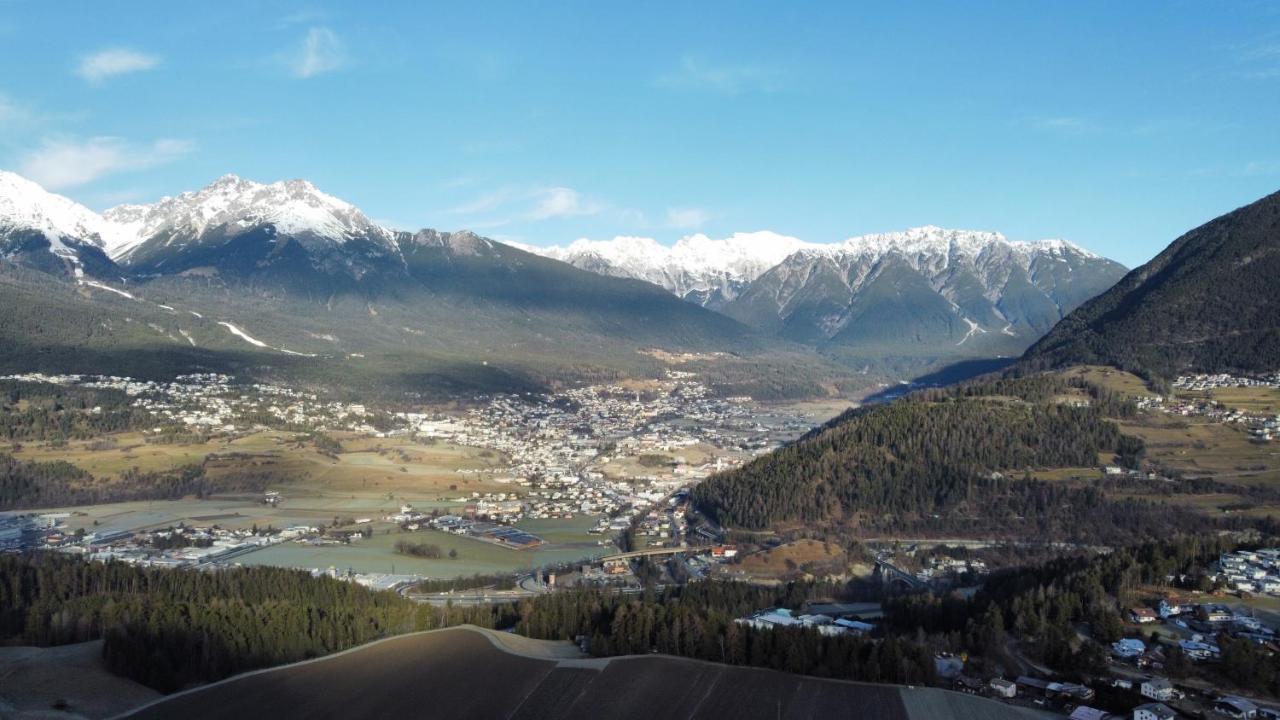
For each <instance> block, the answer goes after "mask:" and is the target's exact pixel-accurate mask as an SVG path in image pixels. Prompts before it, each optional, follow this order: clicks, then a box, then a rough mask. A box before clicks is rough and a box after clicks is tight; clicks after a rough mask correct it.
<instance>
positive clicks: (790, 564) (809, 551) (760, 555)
mask: <svg viewBox="0 0 1280 720" xmlns="http://www.w3.org/2000/svg"><path fill="white" fill-rule="evenodd" d="M845 560H846V557H845V552H844V550H843V549H842V548H841V547H840V546H839V545H833V544H828V543H823V542H821V541H819V540H797V541H795V542H790V543H786V544H785V545H779V546H778V547H776V548H773V549H771V550H765V551H762V552H757V553H752V554H750V555H748V556H746V557H744V558H743V559H742V562H741V563H739V564H737V565H733V566H730V568H729V569H731V570H733V571H734V572H737V571H742V572H745V573H747V574H748V575H750V576H752V577H756V578H764V579H776V578H780V577H782V576H784V575H787V574H791V573H794V572H795V571H796V570H799V569H800V568H801V567H802V566H803V565H805V564H807V563H814V562H816V563H821V564H824V565H830V566H833V567H834V566H837V565H840V566H843V565H844V563H845Z"/></svg>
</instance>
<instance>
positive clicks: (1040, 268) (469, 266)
mask: <svg viewBox="0 0 1280 720" xmlns="http://www.w3.org/2000/svg"><path fill="white" fill-rule="evenodd" d="M0 258H3V259H4V260H7V261H8V262H9V263H10V264H12V265H13V266H16V267H17V268H25V269H27V270H36V271H39V272H40V273H41V274H42V276H53V277H55V278H60V279H61V280H63V281H66V282H71V283H74V284H75V285H76V286H77V288H78V294H77V295H78V297H81V298H84V299H88V300H94V301H98V300H104V299H105V300H107V301H109V302H111V303H118V302H120V301H122V300H127V299H133V300H135V301H141V300H140V299H139V298H142V299H154V302H152V303H151V304H152V305H158V306H162V307H168V308H179V307H182V306H184V304H185V305H186V306H190V307H187V308H186V309H187V310H188V311H189V312H188V314H187V315H186V316H185V317H186V318H187V320H186V324H187V325H192V324H193V323H194V322H195V320H196V319H199V317H198V316H197V315H194V314H191V313H199V314H200V315H201V316H203V315H210V316H212V315H214V313H213V312H212V311H214V310H215V309H216V310H217V312H218V313H221V315H220V316H219V317H218V318H217V322H220V323H222V325H216V324H215V325H214V326H213V327H211V328H210V329H211V330H214V332H211V333H202V332H201V330H200V328H196V327H185V326H178V325H176V324H174V323H173V317H172V316H171V315H169V314H167V313H168V312H169V311H164V310H162V311H161V312H162V317H160V318H158V319H152V320H147V321H145V322H142V323H141V324H140V325H138V326H137V327H132V328H129V332H127V333H126V332H124V328H125V327H126V326H128V325H129V324H130V323H133V322H134V321H139V320H140V318H138V317H134V316H133V315H130V316H127V318H117V321H116V322H110V321H103V322H101V323H99V326H98V330H96V331H94V332H92V333H89V335H88V337H83V338H82V337H81V336H82V335H83V334H84V333H83V331H77V332H64V331H63V330H59V327H60V326H59V323H63V324H65V323H66V322H68V320H67V319H66V318H63V317H59V318H51V317H48V316H45V317H44V318H43V319H41V320H40V322H37V323H35V325H33V326H32V327H31V328H30V329H31V332H30V333H28V334H27V335H26V336H23V337H16V338H15V339H16V340H21V341H23V342H26V343H30V342H31V341H32V340H33V338H42V337H43V338H46V339H52V338H56V339H57V340H58V341H59V343H62V344H64V345H66V346H68V347H78V348H80V349H81V350H83V349H84V345H85V343H88V345H94V344H95V343H96V344H100V345H105V346H112V347H117V346H128V347H134V346H137V345H138V344H139V343H142V344H143V345H145V344H146V343H145V342H144V341H143V340H144V338H142V337H139V334H141V335H143V336H145V335H146V334H147V333H146V332H142V331H140V330H139V329H138V328H139V327H141V328H151V329H152V331H153V334H155V335H156V336H157V337H156V338H154V339H155V340H157V341H159V342H161V343H162V344H165V343H169V344H172V343H177V344H179V345H180V346H182V347H178V348H173V347H169V348H167V349H168V350H180V351H181V353H183V354H189V353H191V352H194V351H193V348H195V349H196V350H206V349H216V350H219V351H224V350H225V351H228V352H234V351H237V350H239V351H248V352H252V353H257V354H261V353H263V352H266V353H277V354H285V355H290V356H291V357H308V356H316V357H328V356H334V357H339V356H342V357H347V358H348V359H350V356H353V355H361V356H368V355H369V354H371V353H372V354H383V358H384V359H385V353H392V352H394V353H395V354H397V357H398V359H397V360H396V361H394V362H391V366H392V367H394V368H396V372H397V373H398V374H400V375H404V376H412V375H413V373H412V372H411V371H410V368H411V366H412V365H413V364H414V363H415V362H418V360H416V359H415V357H416V355H415V354H416V353H427V354H429V355H431V356H432V358H434V359H433V360H431V361H429V362H428V361H427V360H423V361H422V362H424V363H425V364H426V365H427V366H432V367H434V366H435V365H438V364H439V362H444V360H443V358H448V360H447V364H449V366H450V367H452V368H454V370H457V369H458V368H459V367H464V366H465V367H469V368H471V369H470V370H468V371H467V372H468V373H471V372H474V371H475V367H476V361H478V362H479V363H481V364H480V366H479V367H480V368H482V371H481V372H480V375H482V376H485V377H489V376H492V375H493V373H494V371H495V370H494V369H495V368H505V369H507V370H508V371H511V372H513V373H516V374H517V375H519V376H521V377H525V378H529V377H534V378H537V380H538V382H540V383H541V382H547V381H555V380H556V379H557V378H566V379H567V378H571V377H610V376H618V375H628V374H635V373H637V372H640V373H641V374H644V373H648V374H653V373H654V372H657V370H658V369H659V368H660V367H663V366H665V365H664V364H665V363H669V362H671V360H670V357H671V356H670V354H669V353H667V354H663V353H654V352H652V351H653V350H663V351H672V352H677V353H693V354H694V355H695V356H697V361H696V362H697V363H699V367H700V369H701V371H702V372H704V373H709V372H711V370H710V368H711V367H713V366H714V367H716V368H718V370H717V372H723V373H724V374H723V375H719V376H718V380H719V381H720V382H721V383H722V384H723V385H725V386H726V387H727V386H729V385H732V386H733V387H734V388H736V389H739V390H748V389H749V390H751V391H753V392H756V393H759V394H763V395H769V396H783V395H792V394H806V393H824V392H833V391H836V390H837V388H841V387H846V388H847V387H849V386H850V385H854V384H859V383H861V384H868V383H870V382H873V381H875V380H876V379H882V380H883V379H896V378H900V377H906V376H911V375H914V374H918V373H922V372H925V371H928V370H932V369H935V368H937V367H939V366H945V365H947V364H949V363H955V362H960V361H965V360H970V359H975V358H990V357H995V356H1014V355H1017V354H1019V353H1020V352H1022V350H1024V349H1025V348H1026V347H1027V346H1028V345H1029V344H1031V343H1032V342H1034V341H1035V340H1036V339H1037V338H1038V337H1039V336H1040V335H1041V334H1042V333H1044V332H1045V331H1046V330H1047V329H1048V328H1049V327H1051V326H1052V324H1053V323H1054V322H1056V321H1057V320H1058V319H1059V318H1061V317H1062V316H1063V315H1065V314H1066V313H1067V312H1070V311H1071V310H1072V309H1074V308H1075V307H1076V306H1078V305H1079V304H1080V303H1081V302H1083V301H1085V300H1087V299H1088V298H1090V297H1092V296H1093V295H1095V294H1097V293H1099V292H1101V291H1103V290H1105V289H1106V288H1107V287H1109V286H1110V285H1111V283H1113V282H1114V281H1115V280H1116V279H1118V278H1119V277H1120V276H1121V275H1122V274H1123V271H1124V269H1123V268H1122V267H1121V266H1119V265H1118V264H1116V263H1114V262H1112V261H1110V260H1106V259H1104V258H1100V257H1098V256H1096V255H1093V254H1091V253H1089V252H1087V251H1085V250H1083V249H1081V248H1079V247H1077V246H1075V245H1072V244H1070V243H1067V242H1065V241H1061V240H1046V241H1039V242H1029V243H1027V242H1011V241H1008V240H1006V239H1005V238H1004V237H1003V236H1001V235H999V234H996V233H982V232H970V231H960V230H943V229H941V228H935V227H925V228H918V229H914V230H909V231H906V232H902V233H890V234H885V235H868V236H863V237H856V238H852V239H850V240H847V241H845V242H844V243H840V244H828V245H821V244H813V243H806V242H802V241H801V240H798V239H796V238H793V237H787V236H782V235H777V234H775V233H770V232H757V233H739V234H736V235H734V236H732V237H729V238H726V239H721V240H715V239H711V238H708V237H706V236H702V235H696V236H693V237H689V238H685V239H683V240H681V241H680V242H678V243H676V244H675V245H674V246H673V247H670V248H668V247H664V246H661V245H659V244H657V243H656V242H654V241H653V240H649V239H645V238H619V239H617V240H613V241H609V242H591V241H585V240H583V241H578V242H575V243H573V244H572V245H570V246H568V247H565V248H533V247H523V246H513V245H508V244H503V243H499V242H496V241H493V240H489V239H487V238H483V237H480V236H478V235H475V234H473V233H470V232H467V231H462V232H456V233H449V232H441V231H437V230H430V229H428V230H421V231H418V232H415V233H410V232H404V231H398V230H393V229H390V228H387V227H384V226H382V225H380V224H378V223H376V222H374V221H372V220H370V219H369V218H368V217H367V216H366V215H365V214H364V213H362V212H361V211H360V210H359V209H358V208H356V207H355V206H353V205H351V204H350V203H347V202H345V201H343V200H340V199H338V198H335V197H332V196H330V195H327V194H325V193H324V192H322V191H320V190H319V189H317V188H316V187H315V186H314V185H312V184H311V183H310V182H307V181H305V180H289V181H283V182H276V183H271V184H262V183H257V182H253V181H250V180H246V179H243V178H240V177H237V176H234V175H227V176H224V177H222V178H219V179H218V180H216V181H214V182H213V183H211V184H210V185H208V186H207V187H205V188H202V189H200V190H198V191H195V192H186V193H182V194H180V195H177V196H174V197H166V198H163V199H161V200H160V201H158V202H155V203H152V204H149V205H122V206H119V207H116V208H112V209H110V210H108V211H106V212H105V213H103V214H101V215H99V214H97V213H95V212H93V211H91V210H89V209H88V208H85V207H83V206H81V205H79V204H77V203H75V202H73V201H71V200H69V199H67V198H64V197H61V196H58V195H55V194H52V193H48V192H46V191H45V190H44V189H42V188H40V187H39V186H38V185H36V184H35V183H32V182H30V181H28V180H25V179H23V178H21V177H19V176H17V175H14V174H12V173H7V172H2V171H0ZM15 273H16V271H15V272H11V273H9V276H10V278H11V282H10V283H9V288H8V289H9V291H10V292H16V290H14V288H15V287H17V284H22V283H25V285H23V287H24V288H25V290H24V297H25V298H26V302H27V303H28V305H30V303H31V302H32V298H37V297H40V296H41V291H38V290H37V289H36V285H39V284H40V282H39V281H38V277H39V276H32V275H21V277H19V276H20V273H17V274H15ZM638 281H643V282H638ZM49 292H51V291H50V290H48V288H46V289H45V291H44V295H45V296H48V295H49ZM121 292H123V293H125V294H120V293H121ZM126 294H127V295H126ZM681 300H684V301H687V302H681ZM37 305H38V303H37ZM197 306H198V307H197ZM137 309H138V308H136V307H135V308H134V310H135V315H136V310H137ZM32 311H33V312H34V310H32ZM713 311H714V312H713ZM17 312H19V311H18V310H13V311H11V313H17ZM33 319H34V316H33ZM126 320H127V322H126ZM159 320H164V322H161V321H159ZM42 323H43V324H42ZM17 325H18V324H17V323H10V328H14V327H17ZM228 325H229V326H234V327H236V328H239V329H240V330H242V331H243V332H242V333H241V334H236V333H233V332H230V331H229V330H228V329H227V326H228ZM255 325H256V326H258V327H266V328H270V332H266V331H265V330H258V331H257V332H258V334H260V335H263V336H266V337H258V335H255V334H254V326H255ZM156 328H161V329H156ZM15 334H16V333H15ZM124 336H128V337H129V338H130V340H129V341H128V342H124V341H123V340H122V339H121V338H123V337H124ZM246 337H248V338H253V339H254V340H255V341H256V342H250V341H249V340H247V339H246ZM18 347H19V348H21V347H22V345H19V346H18ZM50 347H54V346H50ZM815 350H816V351H817V352H816V353H815V352H814V351H815ZM51 352H52V350H51ZM81 354H83V353H81ZM10 356H11V358H13V359H14V362H13V363H10V364H11V365H14V364H16V365H22V363H21V362H20V360H21V357H22V355H21V351H20V350H15V351H14V352H13V353H11V355H10ZM657 358H666V359H665V360H659V359H657ZM711 358H715V360H714V361H712V360H711ZM784 359H785V362H784ZM64 360H65V358H64ZM129 362H131V361H129V360H128V359H127V358H122V359H121V361H120V364H121V365H123V366H126V367H127V366H128V365H129ZM184 362H186V361H184ZM485 363H488V364H485ZM728 366H734V368H735V369H733V370H732V371H725V370H724V368H726V367H728ZM784 367H785V368H787V369H783V368H784ZM531 368H536V370H531ZM568 368H572V370H567V369H568ZM797 368H799V369H803V371H802V372H801V371H797ZM426 375H431V373H430V372H428V373H426ZM431 380H432V381H433V382H434V381H436V380H440V378H436V377H434V376H433V377H432V378H431ZM761 383H763V384H761ZM409 384H413V383H412V382H411V383H409ZM445 384H448V383H445ZM464 384H465V383H464ZM520 384H522V383H517V385H520Z"/></svg>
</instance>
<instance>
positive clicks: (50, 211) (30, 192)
mask: <svg viewBox="0 0 1280 720" xmlns="http://www.w3.org/2000/svg"><path fill="white" fill-rule="evenodd" d="M31 234H35V235H39V236H41V237H43V238H44V239H45V240H47V241H48V243H49V247H48V251H49V252H51V253H53V254H54V255H56V256H58V257H59V258H62V259H63V260H65V261H67V262H69V263H70V264H71V266H72V267H73V268H74V269H75V270H76V272H77V273H79V272H80V270H81V268H82V257H81V251H82V249H83V248H84V246H86V245H88V246H92V247H95V248H104V247H107V246H109V245H111V243H113V242H114V241H115V240H116V238H117V235H118V229H117V228H116V227H115V226H113V225H112V224H111V223H109V222H106V221H105V220H103V218H102V217H101V216H99V215H98V214H97V213H95V212H93V211H92V210H90V209H89V208H87V207H85V206H83V205H81V204H79V203H77V202H75V201H73V200H70V199H68V198H65V197H63V196H61V195H56V194H54V193H51V192H48V191H47V190H45V189H44V188H42V187H40V186H39V185H38V184H36V183H34V182H32V181H30V180H27V179H26V178H24V177H22V176H20V175H17V174H15V173H11V172H7V171H4V170H0V241H3V240H4V238H17V237H19V236H22V235H31ZM7 245H9V243H5V242H0V250H3V249H4V248H5V246H7Z"/></svg>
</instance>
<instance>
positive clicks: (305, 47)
mask: <svg viewBox="0 0 1280 720" xmlns="http://www.w3.org/2000/svg"><path fill="white" fill-rule="evenodd" d="M286 61H287V63H288V65H289V69H290V70H291V71H292V72H293V74H294V76H295V77H300V78H310V77H315V76H316V75H321V74H323V73H327V72H332V71H334V70H337V69H338V68H340V67H342V66H343V65H345V64H346V63H347V48H346V45H345V44H344V43H343V42H342V38H339V37H338V34H337V33H335V32H334V31H333V30H330V29H329V28H327V27H312V28H310V29H308V30H307V35H306V37H305V38H303V39H302V42H301V44H300V45H299V46H298V47H297V49H296V50H295V51H294V52H293V53H291V54H290V55H289V56H287V58H286Z"/></svg>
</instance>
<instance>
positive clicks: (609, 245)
mask: <svg viewBox="0 0 1280 720" xmlns="http://www.w3.org/2000/svg"><path fill="white" fill-rule="evenodd" d="M522 247H523V249H525V250H528V251H530V252H534V253H538V254H539V255H543V256H545V257H549V258H554V259H556V260H561V261H563V262H567V263H569V264H570V265H574V266H576V267H579V268H582V269H583V270H590V271H592V272H595V273H599V274H601V275H612V276H614V277H628V278H635V279H637V280H645V281H647V282H651V283H653V284H654V285H658V286H660V287H663V288H666V289H667V290H668V291H670V292H672V293H674V294H675V295H676V296H677V297H681V298H684V299H686V300H690V301H692V302H696V303H698V304H699V305H703V306H707V307H712V308H715V307H720V306H722V305H724V304H725V303H726V302H729V301H730V300H732V299H733V298H735V297H737V295H738V293H739V292H740V291H741V290H742V289H743V288H744V287H746V285H747V284H748V283H750V282H751V281H752V280H755V279H756V278H757V277H759V276H760V275H761V274H763V273H764V272H765V271H766V270H768V269H769V268H771V267H773V266H775V265H777V264H778V263H780V262H782V260H783V258H785V257H787V256H788V255H790V254H792V253H794V252H796V251H797V250H800V249H801V248H805V247H817V246H813V245H809V244H808V243H805V242H802V241H801V240H798V239H797V238H793V237H788V236H786V235H779V234H777V233H773V232H769V231H761V232H751V233H734V234H733V235H731V236H730V237H727V238H723V239H712V238H709V237H707V236H706V235H702V234H698V235H691V236H689V237H685V238H681V239H680V240H679V241H677V242H676V243H675V245H672V246H671V247H667V246H665V245H661V244H659V243H658V242H657V241H656V240H653V239H652V238H646V237H626V236H621V237H616V238H614V239H612V240H588V239H585V238H584V239H581V240H577V241H575V242H573V243H571V244H570V245H568V246H566V247H528V246H522Z"/></svg>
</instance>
